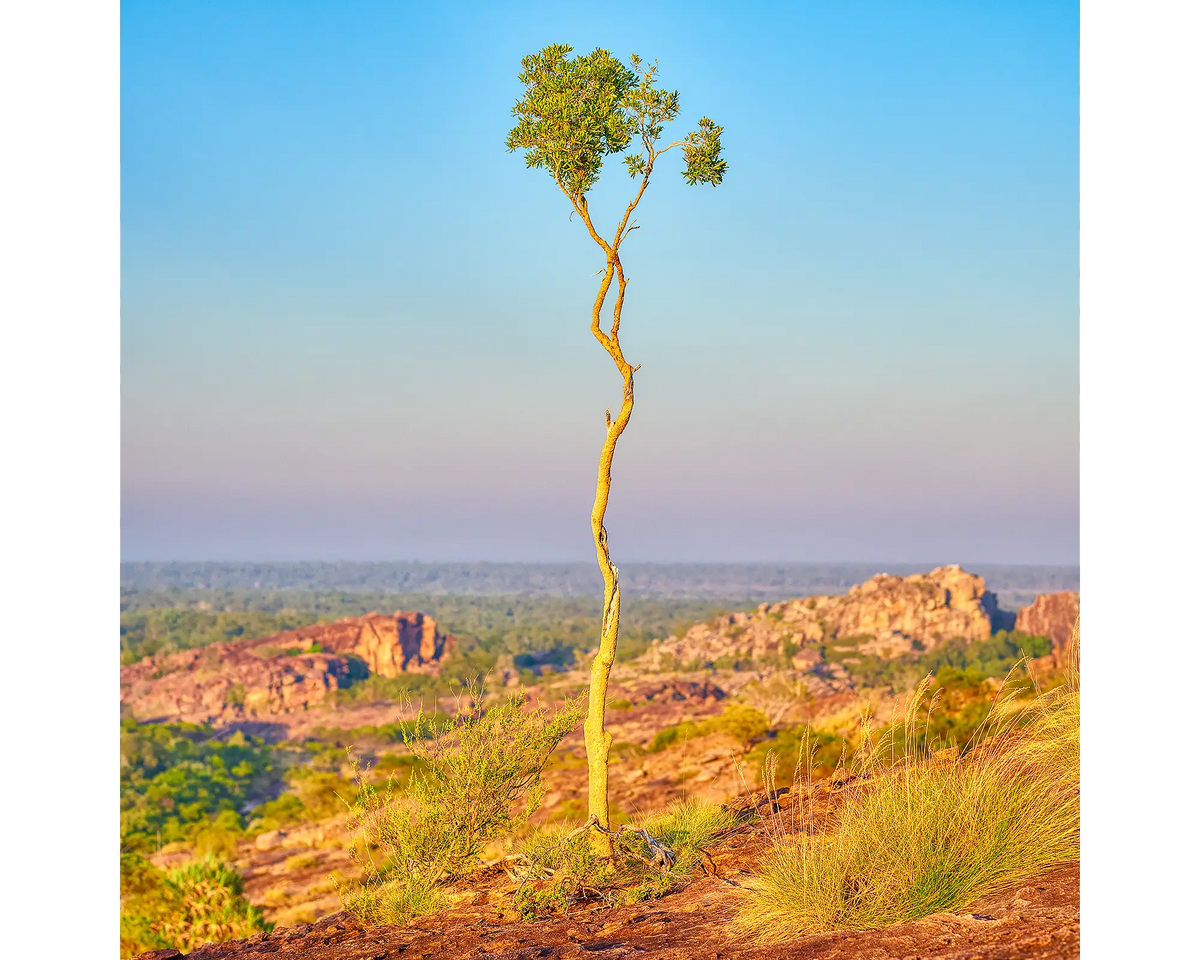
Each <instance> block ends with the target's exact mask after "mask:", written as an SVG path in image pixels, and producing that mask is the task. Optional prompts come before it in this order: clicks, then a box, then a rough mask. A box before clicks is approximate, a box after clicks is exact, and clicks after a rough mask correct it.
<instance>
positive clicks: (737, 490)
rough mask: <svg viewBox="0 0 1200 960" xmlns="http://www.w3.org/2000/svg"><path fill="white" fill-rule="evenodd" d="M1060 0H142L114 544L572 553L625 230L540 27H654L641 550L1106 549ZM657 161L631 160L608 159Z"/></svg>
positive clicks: (578, 556) (158, 554) (630, 483)
mask: <svg viewBox="0 0 1200 960" xmlns="http://www.w3.org/2000/svg"><path fill="white" fill-rule="evenodd" d="M1078 32H1079V14H1078V8H1077V6H1075V5H1073V4H1056V3H1043V4H1010V5H1003V6H988V7H983V6H965V5H958V4H946V3H928V4H924V5H914V6H908V5H906V6H904V7H898V6H896V5H892V4H854V5H837V6H829V5H820V4H810V3H794V4H793V3H770V2H759V3H750V4H745V5H738V6H737V7H736V8H731V7H729V6H728V5H726V4H716V3H694V4H692V3H689V4H682V3H662V4H655V5H646V4H632V3H617V4H615V5H611V4H610V5H608V6H606V7H605V8H604V9H603V10H600V9H596V10H592V9H587V8H582V7H580V8H575V7H564V6H563V5H554V4H549V3H535V2H527V3H516V2H514V3H510V4H505V5H503V6H502V7H499V6H497V5H492V4H485V3H462V4H456V5H434V6H429V5H416V4H406V3H376V2H366V3H362V4H355V5H353V6H343V5H336V6H331V5H308V4H303V3H301V4H295V5H283V6H280V5H245V4H233V3H229V2H218V0H214V2H211V3H206V4H182V3H181V4H160V3H148V2H138V0H134V2H129V3H126V4H124V5H123V6H122V16H121V42H122V51H121V71H122V81H121V82H122V102H121V119H122V131H121V150H122V169H121V205H122V206H121V216H122V241H121V242H122V277H121V281H122V357H121V362H122V424H121V428H122V516H121V525H122V531H121V536H122V557H123V558H124V559H127V560H135V559H145V560H161V559H168V558H178V557H191V558H198V559H206V558H207V559H220V558H238V557H245V556H256V557H261V558H263V559H264V560H283V559H300V558H322V559H349V558H359V559H372V558H386V557H394V558H416V557H420V558H423V559H426V560H430V561H439V560H450V559H454V558H462V557H488V558H491V559H493V560H495V561H528V560H540V561H546V562H557V561H563V560H579V561H584V560H586V559H588V558H589V557H590V556H592V548H591V531H590V527H589V523H588V513H589V511H590V508H591V497H592V491H593V488H594V484H595V471H596V457H597V455H598V452H599V445H600V441H601V438H602V434H603V429H604V410H605V408H606V407H615V406H616V404H617V402H618V400H619V388H620V384H619V380H618V378H617V376H616V374H615V371H614V370H613V369H612V365H611V363H610V362H609V361H608V358H607V357H605V356H604V354H603V352H602V351H601V350H600V348H599V347H598V346H597V345H596V343H595V342H594V341H593V340H592V338H591V335H590V333H589V331H588V322H589V310H590V304H591V300H592V297H593V295H594V289H595V288H594V284H595V283H596V280H595V279H594V278H593V277H592V274H593V272H594V271H595V270H596V269H597V267H598V263H597V254H596V252H595V251H594V247H593V246H591V241H590V240H589V239H588V238H587V237H586V235H585V234H584V232H583V231H582V229H581V228H580V224H579V223H578V220H577V219H576V220H574V221H572V220H570V219H569V218H568V212H569V210H568V207H567V204H566V201H565V200H564V199H563V198H562V197H561V196H560V195H558V194H557V193H556V191H555V190H554V188H553V184H552V183H551V181H550V180H549V178H548V177H547V176H546V175H545V174H544V173H542V172H534V171H529V170H526V169H525V167H524V164H523V162H522V159H521V157H520V156H517V155H510V154H508V153H507V152H506V151H505V149H504V146H503V141H504V136H505V133H506V131H507V129H508V127H509V126H510V125H511V122H512V118H511V115H510V111H511V107H512V103H513V102H514V100H515V98H516V97H517V95H518V94H519V89H520V86H519V83H518V81H517V76H516V75H517V72H518V70H519V67H520V58H521V56H522V55H525V54H528V53H531V52H534V51H536V50H538V49H540V48H541V47H542V46H544V45H546V44H548V43H554V42H568V43H571V44H573V45H574V46H575V48H576V50H577V51H578V52H586V51H589V50H591V49H592V48H593V47H595V46H598V45H599V46H605V47H608V48H609V49H611V50H612V51H613V52H614V53H616V54H619V55H622V56H627V55H628V54H629V53H630V52H633V51H636V52H637V53H639V54H642V55H643V56H648V57H651V58H658V59H659V60H660V63H661V69H662V81H663V84H664V86H666V87H667V88H669V89H675V88H678V89H679V91H680V94H681V104H682V114H681V118H680V121H679V123H678V124H677V125H676V126H677V127H678V128H679V129H678V131H676V133H678V134H679V135H682V134H684V133H686V132H687V130H689V129H691V127H692V126H693V125H694V124H695V122H696V120H697V118H699V117H700V116H702V115H708V116H711V117H712V118H713V119H714V120H715V121H716V122H718V123H721V124H723V125H724V126H725V137H724V139H725V147H726V153H727V156H728V161H729V173H728V176H727V178H726V181H725V183H724V184H723V185H722V186H721V187H720V188H719V189H717V190H712V189H707V188H704V189H701V188H687V187H685V186H684V185H683V183H682V181H681V179H680V178H679V176H678V174H677V169H678V164H677V163H675V162H674V161H673V158H672V160H671V162H668V163H667V165H666V167H665V169H663V170H662V175H661V176H657V177H656V179H655V181H654V182H653V183H652V185H651V188H650V191H649V192H648V193H647V198H646V200H645V201H644V202H643V207H642V208H641V209H639V217H640V225H641V227H642V229H641V230H640V231H639V232H638V233H636V234H634V235H633V237H632V238H631V240H630V241H629V245H628V247H627V250H626V252H625V254H624V260H625V265H626V269H627V271H628V274H629V276H630V278H631V283H630V286H629V291H628V296H627V301H626V304H627V305H626V312H625V321H624V324H623V326H622V338H623V340H624V342H625V350H626V353H627V355H628V356H629V358H630V359H631V360H632V361H633V362H638V363H641V364H642V370H641V371H640V372H639V374H638V380H637V407H636V409H635V411H634V416H633V420H632V422H631V425H630V427H629V429H628V431H627V432H626V434H625V436H624V437H623V438H622V441H621V446H620V449H619V450H618V452H617V458H616V464H615V468H614V482H613V496H612V502H611V505H610V509H609V513H608V528H609V534H610V542H611V545H612V550H613V558H614V560H615V561H616V562H617V563H618V564H622V563H629V562H637V561H644V560H651V559H653V560H658V561H660V562H673V561H679V560H693V561H720V562H739V561H758V562H775V561H779V562H797V561H809V562H838V561H845V560H853V559H856V558H859V557H862V556H874V557H890V558H893V559H892V560H891V562H893V563H895V562H923V561H924V560H925V559H926V558H929V557H946V558H951V559H952V560H959V558H970V557H987V558H989V562H992V563H1026V562H1028V563H1058V562H1061V563H1077V562H1078V558H1079V399H1078V390H1079V369H1078V363H1079V336H1078V335H1079V331H1078V318H1079V295H1078V264H1079V249H1078V225H1079V195H1078V191H1079V177H1078V151H1079V130H1078V108H1079V100H1078V97H1079V91H1078V82H1079V81H1078V69H1079V51H1078ZM628 187H629V180H628V178H627V177H626V176H625V175H624V174H623V173H622V169H621V164H620V161H619V159H618V158H611V159H610V160H609V163H608V165H607V166H606V171H605V179H604V180H603V181H602V185H601V187H600V188H599V189H598V190H597V191H596V193H595V195H594V197H593V207H594V209H595V210H596V211H597V213H598V216H599V218H600V220H601V222H603V223H607V222H608V221H609V220H610V219H612V214H613V211H615V210H616V209H618V207H619V206H621V205H623V203H624V201H625V199H627V198H626V196H625V195H626V193H627V190H628Z"/></svg>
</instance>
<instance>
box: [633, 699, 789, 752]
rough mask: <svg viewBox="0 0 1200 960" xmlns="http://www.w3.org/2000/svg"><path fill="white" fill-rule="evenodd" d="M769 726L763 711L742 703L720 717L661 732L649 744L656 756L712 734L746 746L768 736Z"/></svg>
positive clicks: (689, 721) (728, 708) (728, 706)
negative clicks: (673, 747)
mask: <svg viewBox="0 0 1200 960" xmlns="http://www.w3.org/2000/svg"><path fill="white" fill-rule="evenodd" d="M768 726H769V724H768V723H767V718H766V715H765V714H763V712H762V711H761V710H756V709H755V708H754V707H749V706H746V705H745V704H742V703H731V704H728V705H727V706H726V707H725V709H724V710H723V711H722V712H721V713H720V714H719V715H718V716H715V717H706V718H705V719H703V720H685V721H683V723H678V724H675V726H672V727H666V728H664V729H662V730H659V731H658V733H656V734H655V735H654V739H653V740H652V741H651V743H650V752H651V753H657V752H658V751H660V750H665V749H666V748H667V747H669V746H671V745H672V744H675V743H682V742H683V741H684V740H691V739H692V738H693V737H703V736H706V735H707V734H710V733H729V734H732V735H733V736H734V737H736V738H737V739H738V740H741V741H742V742H743V743H750V742H751V741H753V740H755V739H757V738H758V737H761V736H762V735H763V734H765V733H766V732H767V728H768Z"/></svg>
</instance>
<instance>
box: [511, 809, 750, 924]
mask: <svg viewBox="0 0 1200 960" xmlns="http://www.w3.org/2000/svg"><path fill="white" fill-rule="evenodd" d="M734 822H735V818H734V815H733V814H732V813H730V812H729V811H728V810H726V809H725V808H723V807H719V806H717V805H716V804H714V803H712V802H711V801H707V800H700V799H697V798H689V799H687V800H683V801H678V802H676V803H674V804H672V805H671V806H670V807H669V808H668V809H667V810H665V811H664V812H662V813H660V814H657V815H655V816H653V817H650V818H649V819H647V820H645V821H644V822H642V823H641V824H640V829H644V830H645V831H646V832H648V833H649V834H650V836H651V837H653V838H654V840H655V841H657V842H658V843H660V844H662V845H663V846H665V847H666V848H667V849H668V850H669V851H670V852H671V854H672V856H673V857H674V861H673V863H671V865H670V866H669V868H668V869H666V870H664V869H662V868H661V865H660V864H656V863H655V861H654V851H652V850H651V848H650V846H649V844H648V843H647V842H646V840H645V839H644V837H643V836H642V835H641V834H640V833H639V832H637V831H635V830H628V831H622V832H620V833H618V834H617V835H616V836H615V837H614V849H613V854H614V855H613V856H612V857H611V858H601V857H598V856H597V855H596V853H595V851H594V850H593V848H592V845H591V842H590V837H589V835H588V831H587V830H586V829H582V828H580V827H577V826H574V825H571V824H566V823H563V824H555V825H551V826H548V827H543V828H542V829H540V830H538V831H536V832H535V833H534V834H533V835H532V836H531V837H529V838H528V839H527V840H526V841H525V842H524V843H523V844H521V845H520V847H519V850H518V854H517V857H516V859H517V860H518V861H519V862H520V868H519V870H520V872H521V873H522V874H523V875H524V879H525V882H522V883H521V884H520V885H519V886H518V889H517V891H516V893H515V894H514V901H515V905H516V908H517V910H518V911H519V912H520V913H521V915H522V917H524V918H525V919H527V920H534V919H538V918H540V917H544V916H547V915H550V914H556V913H566V912H567V910H568V909H570V907H571V906H572V905H573V904H575V903H578V902H580V901H582V900H586V899H589V898H603V899H605V900H607V901H609V902H610V903H613V904H617V903H637V902H640V901H642V900H646V899H648V898H651V897H656V896H661V895H662V894H664V893H666V892H667V891H668V890H670V889H671V888H672V887H673V886H674V885H675V884H677V883H678V882H679V881H680V880H682V879H683V878H684V877H685V876H686V875H687V874H688V873H690V872H691V871H692V870H693V869H694V868H695V866H696V864H697V863H698V862H699V860H700V857H701V850H703V849H704V847H706V846H707V845H709V844H710V843H711V842H712V841H713V839H714V838H715V837H716V836H718V835H719V834H721V833H723V832H724V831H726V830H728V829H729V828H730V827H732V826H733V824H734ZM529 881H532V882H529Z"/></svg>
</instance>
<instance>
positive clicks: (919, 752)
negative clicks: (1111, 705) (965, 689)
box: [739, 674, 1080, 942]
mask: <svg viewBox="0 0 1200 960" xmlns="http://www.w3.org/2000/svg"><path fill="white" fill-rule="evenodd" d="M938 699H939V694H938V692H937V690H936V687H935V684H934V682H933V680H932V678H928V679H927V680H926V681H924V682H923V683H922V684H921V685H920V686H918V688H917V690H916V692H915V693H914V694H913V696H912V697H911V698H910V700H909V704H908V709H907V711H906V714H905V717H904V720H903V722H902V724H901V725H900V726H899V728H898V729H899V732H900V734H901V735H900V736H895V735H893V733H894V732H895V731H896V729H897V728H895V727H892V728H885V729H884V730H883V731H879V732H881V733H882V734H883V735H882V736H877V735H876V734H877V731H876V730H874V729H873V728H872V725H871V723H870V721H869V720H867V721H864V727H863V731H862V734H861V738H860V745H859V748H858V750H857V753H856V755H855V758H854V762H853V764H852V766H851V772H852V773H853V774H856V775H857V778H856V779H855V780H854V781H852V784H851V786H850V787H849V788H848V789H847V791H846V795H845V796H844V797H843V798H842V799H841V801H840V803H839V804H838V806H837V807H836V809H835V811H834V813H833V815H832V823H827V824H821V825H820V828H819V829H817V824H816V823H815V818H814V814H813V809H812V806H811V804H810V805H808V806H806V805H805V803H804V802H801V803H799V804H797V805H795V806H793V807H792V808H791V810H790V811H789V813H788V814H786V815H781V816H780V817H779V818H778V819H777V820H776V821H775V825H774V828H775V829H774V838H773V846H772V849H771V852H770V853H769V854H768V856H766V857H765V858H764V859H763V860H762V861H761V863H760V865H759V868H758V870H757V872H756V875H755V877H754V879H753V880H752V881H751V882H750V883H749V884H748V885H747V891H748V892H747V897H746V901H745V902H744V904H743V909H742V912H741V914H740V916H739V924H740V925H741V927H742V929H743V930H745V931H746V932H747V933H749V934H751V935H753V936H755V937H757V938H758V939H760V940H762V941H766V942H777V941H782V940H787V939H792V938H794V937H798V936H802V935H804V934H810V933H818V932H823V931H829V930H837V929H844V928H851V929H873V928H878V927H883V926H890V925H892V924H897V923H903V922H906V921H909V920H916V919H919V918H920V917H924V916H928V915H929V914H932V913H938V912H943V911H948V912H957V911H960V910H962V909H963V908H964V907H965V906H966V905H967V904H968V903H970V902H971V901H972V900H974V899H975V898H977V897H979V896H981V895H983V894H985V893H987V892H989V891H990V890H993V889H995V888H997V887H998V886H1001V885H1003V884H1005V883H1008V882H1013V881H1018V880H1021V879H1024V878H1026V877H1029V876H1032V875H1034V874H1035V873H1037V872H1038V871H1039V870H1041V869H1043V868H1045V867H1047V866H1051V865H1053V864H1055V863H1060V862H1063V861H1065V860H1070V859H1073V858H1075V857H1077V856H1078V853H1079V703H1080V698H1079V686H1078V675H1077V674H1074V675H1073V676H1072V677H1071V678H1070V679H1069V682H1068V683H1066V684H1064V685H1063V686H1061V687H1059V688H1057V689H1056V690H1053V691H1051V692H1049V693H1040V692H1039V693H1038V694H1037V695H1036V696H1035V698H1034V700H1033V702H1032V703H1031V704H1029V705H1027V706H1025V707H1023V708H1016V704H1015V702H1014V697H1010V696H1003V697H1001V698H1000V699H999V700H997V701H996V702H995V703H994V704H993V705H992V707H991V709H990V711H989V713H988V715H987V717H986V718H985V719H984V722H983V723H982V724H980V725H979V726H978V727H977V729H976V731H975V734H974V737H973V739H972V741H971V742H970V743H969V744H967V745H966V746H967V747H968V748H967V749H957V750H941V751H939V750H937V749H936V744H937V743H938V739H937V738H936V737H935V736H934V734H933V731H932V729H931V728H930V723H929V720H928V718H929V717H930V715H931V713H932V711H933V709H935V707H936V702H937V700H938ZM767 776H768V779H769V780H772V779H773V770H772V769H771V768H770V767H769V768H768V775H767ZM795 786H796V787H798V788H800V789H799V790H794V791H793V792H794V793H798V795H799V796H800V797H801V798H803V797H805V796H809V797H811V793H810V792H808V791H807V790H806V789H804V788H805V786H806V784H805V783H804V775H803V767H802V772H801V775H800V776H799V782H797V783H796V784H795Z"/></svg>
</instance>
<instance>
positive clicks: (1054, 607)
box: [1016, 590, 1079, 650]
mask: <svg viewBox="0 0 1200 960" xmlns="http://www.w3.org/2000/svg"><path fill="white" fill-rule="evenodd" d="M1078 619H1079V594H1078V593H1074V592H1072V591H1069V590H1064V591H1062V592H1061V593H1043V594H1042V595H1041V596H1040V597H1038V598H1037V599H1036V600H1034V601H1033V603H1031V604H1030V605H1029V606H1027V607H1023V608H1022V609H1021V610H1019V611H1018V612H1017V626H1016V629H1018V630H1020V631H1021V632H1022V633H1028V634H1031V635H1032V636H1035V637H1045V638H1046V639H1047V640H1049V641H1050V642H1051V643H1052V644H1053V645H1054V649H1055V650H1061V649H1062V648H1063V647H1065V646H1066V645H1067V644H1068V643H1069V642H1070V640H1071V634H1072V633H1073V632H1074V630H1075V623H1076V621H1077V620H1078Z"/></svg>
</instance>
